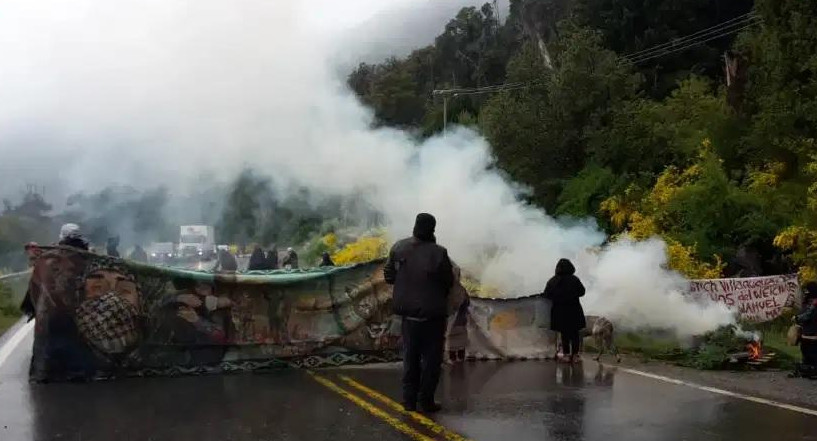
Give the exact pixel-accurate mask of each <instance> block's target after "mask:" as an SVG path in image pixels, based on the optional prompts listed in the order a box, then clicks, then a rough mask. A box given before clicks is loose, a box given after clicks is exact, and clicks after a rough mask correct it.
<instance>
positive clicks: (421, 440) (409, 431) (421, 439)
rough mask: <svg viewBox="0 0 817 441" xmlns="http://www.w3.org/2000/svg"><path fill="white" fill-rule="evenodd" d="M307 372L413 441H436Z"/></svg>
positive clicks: (325, 379)
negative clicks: (413, 440)
mask: <svg viewBox="0 0 817 441" xmlns="http://www.w3.org/2000/svg"><path fill="white" fill-rule="evenodd" d="M307 372H308V373H309V375H311V376H312V378H314V379H315V381H317V382H318V383H320V384H322V385H323V386H326V388H327V389H329V390H331V391H333V392H335V393H337V394H338V395H340V396H342V397H343V398H346V399H347V400H349V401H351V402H353V403H355V404H357V405H358V406H360V407H362V408H363V410H365V411H367V412H369V413H370V414H372V415H374V416H376V417H377V418H380V419H381V420H383V421H384V422H386V423H387V424H388V425H390V426H392V427H393V428H395V429H397V430H399V431H400V432H403V433H405V434H406V435H408V436H410V437H411V438H413V439H415V440H417V441H434V439H433V438H430V437H428V436H426V435H423V434H422V433H420V432H418V431H416V430H414V429H413V428H412V427H411V426H409V425H408V424H406V423H404V422H402V421H400V420H398V419H397V418H395V417H393V416H391V415H389V414H388V413H386V412H384V411H383V410H381V409H380V408H379V407H377V406H375V405H373V404H371V403H369V402H368V401H366V400H364V399H363V398H360V397H359V396H357V395H355V394H353V393H351V392H349V391H347V390H346V389H344V388H342V387H340V386H338V385H337V384H335V383H334V382H333V381H331V380H329V379H327V378H325V377H322V376H320V375H318V374H316V373H314V372H312V371H307Z"/></svg>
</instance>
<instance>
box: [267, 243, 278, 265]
mask: <svg viewBox="0 0 817 441" xmlns="http://www.w3.org/2000/svg"><path fill="white" fill-rule="evenodd" d="M267 266H268V267H269V269H271V270H274V269H278V248H277V247H276V246H275V245H273V246H272V249H271V250H269V251H267Z"/></svg>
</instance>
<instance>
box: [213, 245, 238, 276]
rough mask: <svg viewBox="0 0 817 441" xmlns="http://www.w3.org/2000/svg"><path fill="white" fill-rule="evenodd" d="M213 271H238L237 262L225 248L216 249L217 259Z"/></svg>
mask: <svg viewBox="0 0 817 441" xmlns="http://www.w3.org/2000/svg"><path fill="white" fill-rule="evenodd" d="M213 271H214V272H216V271H221V272H232V273H234V272H236V271H238V262H236V260H235V256H233V255H232V253H230V252H229V251H227V250H218V261H217V262H216V266H215V267H213Z"/></svg>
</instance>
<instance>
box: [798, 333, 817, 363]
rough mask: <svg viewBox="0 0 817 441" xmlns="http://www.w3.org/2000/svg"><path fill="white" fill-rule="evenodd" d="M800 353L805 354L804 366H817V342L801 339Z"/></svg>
mask: <svg viewBox="0 0 817 441" xmlns="http://www.w3.org/2000/svg"><path fill="white" fill-rule="evenodd" d="M800 353H801V354H803V364H805V365H809V366H817V340H811V339H805V338H803V339H801V340H800Z"/></svg>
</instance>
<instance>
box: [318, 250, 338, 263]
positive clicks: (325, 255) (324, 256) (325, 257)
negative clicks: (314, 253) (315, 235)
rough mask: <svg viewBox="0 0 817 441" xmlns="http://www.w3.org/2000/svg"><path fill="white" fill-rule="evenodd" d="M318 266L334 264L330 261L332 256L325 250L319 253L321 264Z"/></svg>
mask: <svg viewBox="0 0 817 441" xmlns="http://www.w3.org/2000/svg"><path fill="white" fill-rule="evenodd" d="M320 266H335V262H333V261H332V256H330V255H329V253H327V252H326V251H324V252H323V254H321V265H320Z"/></svg>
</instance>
